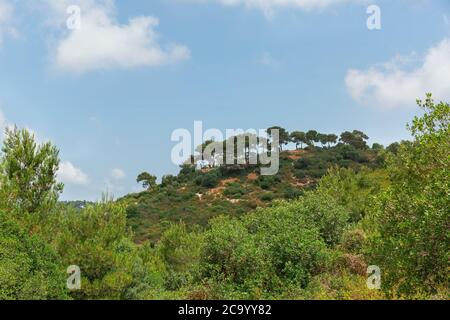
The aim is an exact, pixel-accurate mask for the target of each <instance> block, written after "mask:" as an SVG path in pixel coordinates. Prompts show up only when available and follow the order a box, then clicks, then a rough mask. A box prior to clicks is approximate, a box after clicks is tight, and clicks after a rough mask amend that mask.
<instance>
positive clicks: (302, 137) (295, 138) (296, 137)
mask: <svg viewBox="0 0 450 320" xmlns="http://www.w3.org/2000/svg"><path fill="white" fill-rule="evenodd" d="M290 138H291V141H292V142H293V143H295V149H297V150H298V146H299V145H300V148H301V149H303V144H304V143H306V142H307V140H306V133H304V132H301V131H294V132H292V133H291V134H290Z"/></svg>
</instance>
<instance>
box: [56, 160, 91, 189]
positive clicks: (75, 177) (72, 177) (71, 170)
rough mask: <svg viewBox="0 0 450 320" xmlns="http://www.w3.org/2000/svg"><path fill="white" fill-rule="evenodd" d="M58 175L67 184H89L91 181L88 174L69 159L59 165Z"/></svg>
mask: <svg viewBox="0 0 450 320" xmlns="http://www.w3.org/2000/svg"><path fill="white" fill-rule="evenodd" d="M57 176H58V180H59V181H60V182H63V183H66V184H76V185H87V184H88V183H89V177H88V175H87V174H85V173H84V172H83V171H82V170H81V169H80V168H77V167H76V166H74V165H73V164H72V163H71V162H69V161H64V162H62V163H61V164H60V165H59V170H58V172H57Z"/></svg>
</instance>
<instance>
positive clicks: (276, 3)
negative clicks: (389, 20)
mask: <svg viewBox="0 0 450 320" xmlns="http://www.w3.org/2000/svg"><path fill="white" fill-rule="evenodd" d="M184 1H185V2H203V3H207V2H208V3H209V2H216V3H220V4H222V5H224V6H245V7H247V8H256V9H260V10H262V11H263V12H264V13H265V15H266V16H268V17H271V16H272V15H273V13H274V11H275V10H276V9H277V8H298V9H302V10H315V9H325V8H327V7H330V6H332V5H337V4H342V3H351V2H354V3H357V2H360V3H366V2H367V0H212V1H210V0H184Z"/></svg>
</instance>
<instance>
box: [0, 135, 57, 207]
mask: <svg viewBox="0 0 450 320" xmlns="http://www.w3.org/2000/svg"><path fill="white" fill-rule="evenodd" d="M2 152H3V154H2V156H1V160H0V162H1V164H2V165H1V166H0V170H1V174H2V176H3V177H4V180H5V181H4V182H3V183H2V184H3V185H2V188H3V189H5V190H8V193H9V197H8V198H9V199H8V200H9V201H8V202H9V205H11V206H13V207H15V208H18V209H19V211H21V212H29V213H33V212H37V211H39V210H42V209H43V208H46V207H47V208H48V207H51V206H52V205H54V204H55V203H56V202H57V201H58V197H59V194H60V193H61V192H62V190H63V184H61V183H57V181H56V175H57V171H58V168H59V162H60V160H59V151H58V149H57V148H56V147H55V146H53V145H52V144H51V143H50V142H47V143H44V144H41V145H37V144H36V141H35V138H34V135H33V134H31V133H30V132H29V131H28V130H25V129H22V130H19V129H17V127H14V128H13V129H6V137H5V140H4V142H3V148H2Z"/></svg>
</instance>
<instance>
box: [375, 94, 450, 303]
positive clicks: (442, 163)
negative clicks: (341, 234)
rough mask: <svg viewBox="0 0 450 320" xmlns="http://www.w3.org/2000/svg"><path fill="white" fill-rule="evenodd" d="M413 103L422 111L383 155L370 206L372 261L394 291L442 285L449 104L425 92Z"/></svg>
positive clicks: (449, 188) (449, 203)
mask: <svg viewBox="0 0 450 320" xmlns="http://www.w3.org/2000/svg"><path fill="white" fill-rule="evenodd" d="M418 105H419V106H420V107H421V108H423V109H424V110H425V114H424V115H423V116H422V117H415V118H414V120H413V122H412V124H411V125H410V126H408V128H409V130H410V131H411V133H412V135H413V137H414V141H413V142H412V143H402V144H400V145H399V146H398V152H397V155H394V154H392V153H389V154H387V159H386V163H387V170H388V173H389V178H390V182H391V184H390V186H389V188H388V190H387V191H386V192H384V193H382V194H381V195H380V196H379V197H378V198H377V201H376V206H375V207H374V212H375V218H376V222H377V223H376V224H375V225H376V226H377V228H376V230H375V231H374V235H373V237H372V239H371V240H372V241H371V243H372V246H371V257H372V263H374V264H378V265H379V266H380V267H381V268H382V270H383V274H384V280H383V286H384V288H385V289H386V290H390V289H392V288H396V289H397V290H398V291H397V292H398V293H400V294H415V293H416V292H417V291H422V292H429V293H435V292H436V291H438V290H439V288H440V286H443V287H444V288H446V287H448V244H449V243H450V238H449V236H450V234H449V232H448V230H449V211H448V210H449V208H450V198H449V196H448V195H449V194H450V179H449V178H448V177H449V176H448V174H449V172H450V157H449V150H450V106H449V104H448V103H444V102H441V103H439V104H435V103H434V101H433V99H432V97H431V95H427V97H426V100H425V101H420V100H418Z"/></svg>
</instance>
